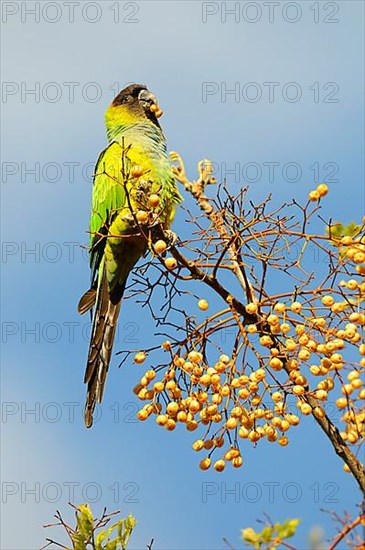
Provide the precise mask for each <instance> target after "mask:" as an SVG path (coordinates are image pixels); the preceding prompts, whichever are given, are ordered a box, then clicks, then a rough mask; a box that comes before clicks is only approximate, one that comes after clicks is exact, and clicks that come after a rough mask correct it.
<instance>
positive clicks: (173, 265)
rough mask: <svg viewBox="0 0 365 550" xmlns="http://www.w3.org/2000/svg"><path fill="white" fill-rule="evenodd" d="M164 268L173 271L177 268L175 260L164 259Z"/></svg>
mask: <svg viewBox="0 0 365 550" xmlns="http://www.w3.org/2000/svg"><path fill="white" fill-rule="evenodd" d="M165 266H166V267H167V269H171V270H172V269H175V268H176V266H177V261H176V260H175V258H172V257H170V258H166V259H165Z"/></svg>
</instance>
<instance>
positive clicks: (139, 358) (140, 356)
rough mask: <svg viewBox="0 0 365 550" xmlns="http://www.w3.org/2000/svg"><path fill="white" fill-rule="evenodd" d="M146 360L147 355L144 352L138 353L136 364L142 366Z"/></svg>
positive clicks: (135, 358)
mask: <svg viewBox="0 0 365 550" xmlns="http://www.w3.org/2000/svg"><path fill="white" fill-rule="evenodd" d="M145 360H146V354H145V353H144V352H143V351H140V352H138V353H136V355H135V356H134V362H135V363H137V365H140V364H141V363H143V362H144V361H145Z"/></svg>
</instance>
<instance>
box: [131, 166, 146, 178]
mask: <svg viewBox="0 0 365 550" xmlns="http://www.w3.org/2000/svg"><path fill="white" fill-rule="evenodd" d="M142 174H143V168H142V167H141V166H138V165H137V164H135V165H134V166H133V167H132V170H131V176H132V178H139V177H140V176H142Z"/></svg>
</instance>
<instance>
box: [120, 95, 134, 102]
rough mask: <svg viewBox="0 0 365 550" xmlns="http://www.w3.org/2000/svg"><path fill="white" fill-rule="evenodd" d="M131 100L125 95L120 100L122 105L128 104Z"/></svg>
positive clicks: (129, 96)
mask: <svg viewBox="0 0 365 550" xmlns="http://www.w3.org/2000/svg"><path fill="white" fill-rule="evenodd" d="M131 100H132V96H131V95H125V96H124V97H123V99H122V103H129V102H130V101H131Z"/></svg>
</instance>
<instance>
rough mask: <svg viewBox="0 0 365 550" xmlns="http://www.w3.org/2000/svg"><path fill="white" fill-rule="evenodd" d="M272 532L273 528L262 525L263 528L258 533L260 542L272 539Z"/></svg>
mask: <svg viewBox="0 0 365 550" xmlns="http://www.w3.org/2000/svg"><path fill="white" fill-rule="evenodd" d="M273 533H274V529H273V528H272V527H268V526H267V527H264V528H263V530H262V531H261V533H260V539H261V540H262V542H270V541H271V539H272V536H273Z"/></svg>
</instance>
